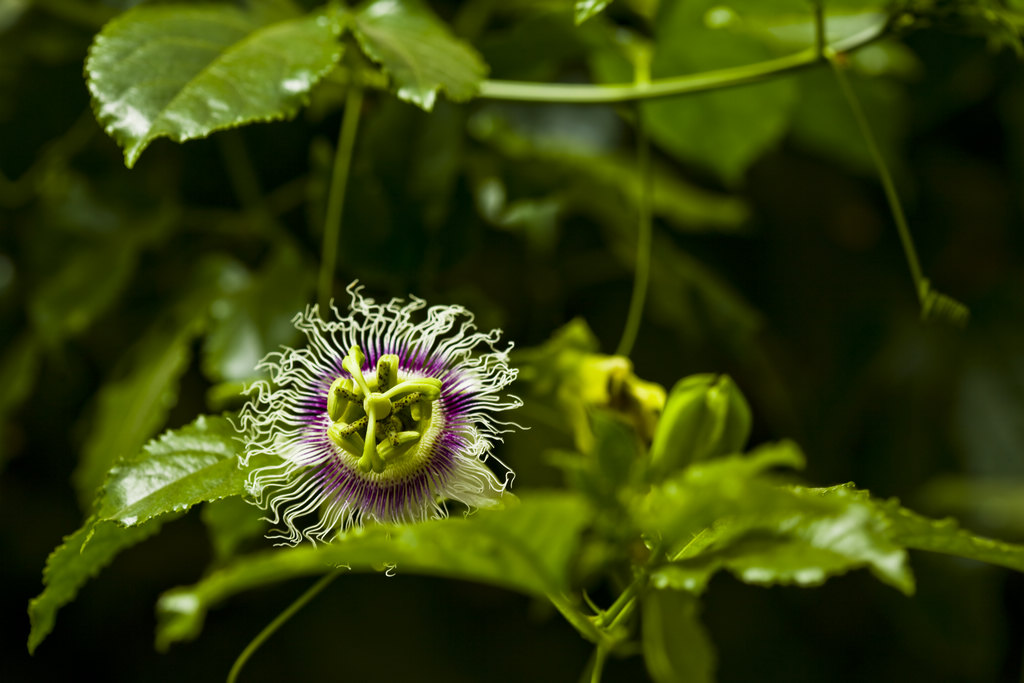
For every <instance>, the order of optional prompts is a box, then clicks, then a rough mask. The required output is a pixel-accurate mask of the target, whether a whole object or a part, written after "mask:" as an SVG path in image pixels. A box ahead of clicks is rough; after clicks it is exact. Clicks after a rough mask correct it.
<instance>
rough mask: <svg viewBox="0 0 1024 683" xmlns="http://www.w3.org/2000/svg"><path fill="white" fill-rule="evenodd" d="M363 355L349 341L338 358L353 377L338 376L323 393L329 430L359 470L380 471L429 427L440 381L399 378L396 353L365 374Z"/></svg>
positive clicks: (386, 357)
mask: <svg viewBox="0 0 1024 683" xmlns="http://www.w3.org/2000/svg"><path fill="white" fill-rule="evenodd" d="M365 362H366V357H365V356H364V355H363V352H362V349H360V348H359V347H358V346H353V347H352V348H351V349H350V350H349V353H348V355H347V356H345V358H344V359H342V361H341V366H342V367H343V368H344V369H345V370H346V371H347V372H348V373H349V374H350V375H351V376H352V377H351V379H348V378H338V379H336V380H335V381H334V382H333V383H332V384H331V388H330V390H329V392H328V396H327V414H328V417H329V418H330V420H331V424H330V426H328V428H327V435H328V437H330V439H331V441H333V442H334V443H335V444H337V445H338V447H340V448H342V449H343V450H344V451H346V452H347V453H349V454H350V455H352V456H353V457H354V458H356V459H357V460H356V466H357V467H358V468H359V469H360V470H362V471H363V472H370V471H373V472H376V473H378V474H379V473H381V472H383V471H384V470H385V468H386V466H387V463H388V462H393V461H395V460H396V459H398V458H400V457H401V456H402V455H405V454H407V453H409V452H410V451H412V450H413V449H414V448H416V447H417V445H418V444H419V442H420V439H421V438H422V436H423V434H425V433H426V431H427V429H428V428H429V427H430V420H431V416H432V415H433V409H432V407H433V402H434V401H436V400H437V399H438V398H440V396H441V382H440V380H438V379H435V378H433V377H424V378H416V379H410V380H405V381H400V380H399V377H398V365H399V358H398V356H396V355H394V354H387V355H384V356H382V357H381V358H380V359H379V360H378V361H377V370H376V374H375V376H373V377H372V378H371V379H369V380H368V379H367V377H366V376H364V375H363V364H364V363H365Z"/></svg>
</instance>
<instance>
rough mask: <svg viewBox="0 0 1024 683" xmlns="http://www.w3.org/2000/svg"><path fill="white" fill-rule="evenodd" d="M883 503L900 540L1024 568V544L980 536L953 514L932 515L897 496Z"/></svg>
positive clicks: (914, 546)
mask: <svg viewBox="0 0 1024 683" xmlns="http://www.w3.org/2000/svg"><path fill="white" fill-rule="evenodd" d="M881 505H882V508H883V509H884V511H885V513H886V514H887V515H888V517H889V523H890V525H891V528H892V531H891V533H892V538H893V540H894V541H895V542H896V543H899V544H901V545H903V546H906V547H907V548H912V549H914V550H927V551H929V552H933V553H943V554H946V555H956V556H957V557H965V558H968V559H971V560H978V561H979V562H987V563H989V564H995V565H999V566H1000V567H1007V568H1009V569H1015V570H1017V571H1019V572H1024V545H1020V544H1017V543H1007V542H1005V541H998V540H994V539H991V538H985V537H983V536H978V535H976V534H973V533H971V532H970V531H967V530H965V529H961V528H960V525H959V524H958V523H957V521H956V520H954V519H952V518H947V519H929V518H927V517H924V516H923V515H919V514H917V513H916V512H913V511H911V510H908V509H906V508H904V507H901V506H900V504H899V501H896V500H889V501H886V502H885V503H883V504H881Z"/></svg>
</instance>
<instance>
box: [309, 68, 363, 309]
mask: <svg viewBox="0 0 1024 683" xmlns="http://www.w3.org/2000/svg"><path fill="white" fill-rule="evenodd" d="M362 108H363V89H362V87H361V86H360V85H357V84H352V85H351V86H350V87H349V90H348V95H347V96H346V98H345V113H344V114H343V115H342V119H341V130H340V131H339V132H338V146H337V149H335V151H334V168H333V170H332V171H331V189H330V193H329V194H328V197H327V215H326V216H325V218H324V241H323V246H322V248H321V249H320V276H319V278H318V280H317V301H319V302H320V308H325V307H326V306H327V304H328V303H329V302H330V300H331V292H332V289H333V287H332V285H333V283H334V268H335V264H336V263H337V261H338V243H339V240H340V237H341V222H342V218H343V217H344V212H345V190H346V188H347V187H348V176H349V170H350V169H351V167H352V150H353V149H354V148H355V144H356V133H357V132H358V130H359V116H360V113H361V110H362Z"/></svg>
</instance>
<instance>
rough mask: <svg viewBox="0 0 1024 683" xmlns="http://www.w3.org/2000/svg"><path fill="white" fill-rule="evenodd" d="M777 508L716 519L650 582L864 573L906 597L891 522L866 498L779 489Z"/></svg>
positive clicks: (693, 587) (765, 580) (906, 576)
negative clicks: (724, 573)
mask: <svg viewBox="0 0 1024 683" xmlns="http://www.w3.org/2000/svg"><path fill="white" fill-rule="evenodd" d="M778 494H779V495H778V496H777V497H776V498H775V499H774V501H773V502H774V507H773V508H766V509H764V510H763V511H761V512H760V513H757V514H750V513H749V512H744V513H743V514H740V515H737V516H732V517H727V518H723V519H720V520H718V521H717V522H716V523H715V524H714V525H712V526H710V527H708V528H706V529H704V530H703V531H701V532H700V533H699V534H698V535H697V536H696V537H694V539H693V541H691V542H690V543H689V544H688V545H687V546H686V547H685V548H683V550H682V551H681V552H679V553H678V554H677V555H676V557H675V559H676V560H677V561H676V562H675V563H673V564H671V565H667V566H664V567H661V568H659V569H658V570H656V571H655V572H654V575H653V577H652V580H653V581H654V584H655V585H656V586H659V587H666V586H671V587H673V588H679V589H684V590H689V591H693V592H700V591H702V590H703V589H704V587H705V586H706V584H707V582H708V580H709V579H710V578H711V576H712V574H714V572H716V571H718V570H719V569H726V570H728V571H730V572H732V573H733V574H735V575H736V577H737V578H739V579H740V580H742V581H745V582H747V583H753V584H759V585H772V584H793V585H799V586H817V585H820V584H822V583H823V582H824V581H825V580H826V579H828V578H829V577H831V576H836V575H839V574H844V573H846V572H848V571H851V570H853V569H858V568H861V567H867V568H869V569H870V570H871V571H872V573H873V574H874V575H875V576H876V577H878V578H879V579H880V580H882V581H884V582H886V583H888V584H889V585H891V586H894V587H895V588H897V589H899V590H901V591H903V592H904V593H907V594H910V593H912V592H913V590H914V581H913V576H912V575H911V573H910V570H909V569H908V567H907V554H906V552H905V551H904V549H903V547H902V545H901V544H899V543H898V542H895V541H894V540H893V539H892V537H891V533H890V527H889V523H888V519H887V517H886V516H885V515H882V514H879V512H878V510H877V508H875V506H874V505H873V504H872V503H871V501H870V499H868V498H865V497H862V496H859V495H857V493H856V492H855V491H853V490H851V489H847V488H846V487H835V488H830V489H808V488H803V487H798V486H794V487H787V488H783V489H780V490H778Z"/></svg>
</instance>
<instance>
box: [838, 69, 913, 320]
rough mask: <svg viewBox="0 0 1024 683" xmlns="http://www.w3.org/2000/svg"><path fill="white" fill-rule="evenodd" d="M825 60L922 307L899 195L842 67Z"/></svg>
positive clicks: (911, 238)
mask: <svg viewBox="0 0 1024 683" xmlns="http://www.w3.org/2000/svg"><path fill="white" fill-rule="evenodd" d="M828 56H829V63H830V64H831V65H832V72H833V73H835V75H836V80H837V81H838V82H839V87H840V88H841V89H842V91H843V95H844V96H845V97H846V101H847V103H848V104H849V105H850V110H851V111H852V112H853V117H854V119H856V120H857V126H858V127H859V128H860V133H861V135H862V136H863V137H864V142H865V143H866V144H867V147H868V152H869V153H870V154H871V159H872V161H873V162H874V164H875V169H876V170H877V171H878V177H879V179H880V180H881V182H882V187H883V188H884V190H885V197H886V199H887V200H888V202H889V210H890V211H891V212H892V217H893V220H894V221H895V222H896V230H897V231H898V232H899V235H900V243H901V244H902V245H903V253H904V254H905V255H906V257H907V266H908V267H909V268H910V276H911V277H912V278H913V279H914V289H915V290H916V291H917V296H918V299H919V300H920V302H921V304H922V305H923V304H924V303H925V298H926V293H927V292H928V283H927V281H926V280H925V278H924V274H923V273H922V271H921V262H920V261H919V260H918V258H917V249H916V248H915V247H914V238H913V237H912V236H911V234H910V227H909V226H908V225H907V218H906V216H905V215H904V213H903V206H902V205H901V204H900V198H899V195H897V194H896V185H895V183H893V180H892V175H891V174H890V173H889V167H888V166H887V165H886V163H885V159H884V158H883V157H882V152H881V150H879V149H878V143H877V142H876V141H875V136H874V133H872V132H871V126H870V124H868V119H867V116H865V114H864V109H863V107H861V104H860V100H859V99H857V93H855V92H854V90H853V88H852V87H851V86H850V79H848V78H847V77H846V74H845V73H844V71H843V67H842V66H841V65H840V64H839V63H838V62H837V60H836V57H835V54H834V53H829V55H828Z"/></svg>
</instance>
